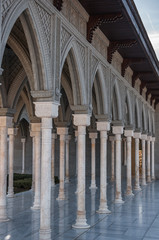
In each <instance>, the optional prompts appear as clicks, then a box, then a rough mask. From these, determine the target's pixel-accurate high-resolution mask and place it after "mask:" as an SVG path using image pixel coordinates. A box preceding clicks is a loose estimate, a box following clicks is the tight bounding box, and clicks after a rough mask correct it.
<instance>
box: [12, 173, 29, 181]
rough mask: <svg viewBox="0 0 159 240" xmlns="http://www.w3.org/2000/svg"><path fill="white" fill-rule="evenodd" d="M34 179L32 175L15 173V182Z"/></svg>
mask: <svg viewBox="0 0 159 240" xmlns="http://www.w3.org/2000/svg"><path fill="white" fill-rule="evenodd" d="M25 178H32V174H21V173H14V180H18V179H25Z"/></svg>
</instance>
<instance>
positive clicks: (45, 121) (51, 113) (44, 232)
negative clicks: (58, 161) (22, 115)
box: [32, 92, 58, 240]
mask: <svg viewBox="0 0 159 240" xmlns="http://www.w3.org/2000/svg"><path fill="white" fill-rule="evenodd" d="M38 94H39V93H36V92H35V93H34V92H33V93H32V96H33V97H35V96H38ZM34 104H35V115H36V116H37V117H39V118H41V131H42V132H41V134H42V147H41V179H42V181H41V195H40V231H39V240H44V239H51V147H52V118H56V117H57V116H58V103H56V102H34Z"/></svg>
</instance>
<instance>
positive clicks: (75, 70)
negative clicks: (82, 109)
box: [59, 38, 87, 105]
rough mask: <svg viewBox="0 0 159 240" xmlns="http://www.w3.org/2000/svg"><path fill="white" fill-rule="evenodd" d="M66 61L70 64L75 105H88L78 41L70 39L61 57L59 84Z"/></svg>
mask: <svg viewBox="0 0 159 240" xmlns="http://www.w3.org/2000/svg"><path fill="white" fill-rule="evenodd" d="M65 61H67V63H68V68H69V73H70V78H71V85H72V92H73V101H74V105H86V104H87V93H86V85H85V79H84V74H83V72H84V69H83V67H82V64H81V60H80V54H79V52H78V47H77V44H76V41H75V40H74V39H73V38H71V39H70V41H69V43H68V45H67V48H65V51H64V53H63V55H62V56H61V64H60V82H59V84H61V75H62V70H63V67H64V63H65Z"/></svg>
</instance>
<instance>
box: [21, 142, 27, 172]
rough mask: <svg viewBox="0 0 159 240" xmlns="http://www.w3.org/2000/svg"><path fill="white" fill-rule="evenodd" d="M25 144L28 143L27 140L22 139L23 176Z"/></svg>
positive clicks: (23, 169)
mask: <svg viewBox="0 0 159 240" xmlns="http://www.w3.org/2000/svg"><path fill="white" fill-rule="evenodd" d="M25 142H26V139H25V138H22V139H21V143H22V174H23V173H24V171H25Z"/></svg>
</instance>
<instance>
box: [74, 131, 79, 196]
mask: <svg viewBox="0 0 159 240" xmlns="http://www.w3.org/2000/svg"><path fill="white" fill-rule="evenodd" d="M75 142H76V176H77V186H76V191H75V194H77V192H78V131H77V130H75Z"/></svg>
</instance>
